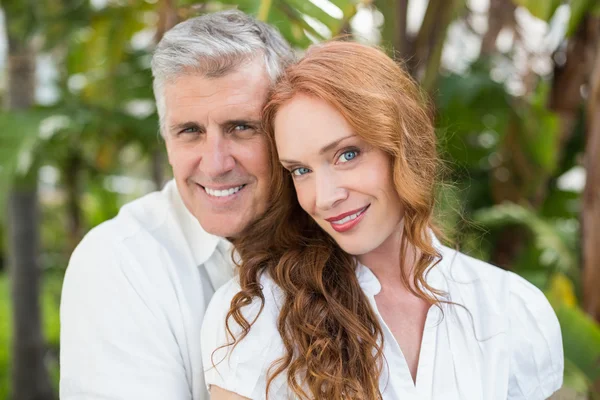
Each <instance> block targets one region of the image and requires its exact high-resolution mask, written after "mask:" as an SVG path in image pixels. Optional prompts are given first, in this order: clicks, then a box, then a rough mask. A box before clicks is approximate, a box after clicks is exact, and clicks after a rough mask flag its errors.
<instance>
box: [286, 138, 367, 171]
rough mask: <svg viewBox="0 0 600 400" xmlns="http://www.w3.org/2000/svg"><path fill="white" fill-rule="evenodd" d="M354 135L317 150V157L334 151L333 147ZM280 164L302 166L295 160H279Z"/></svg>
mask: <svg viewBox="0 0 600 400" xmlns="http://www.w3.org/2000/svg"><path fill="white" fill-rule="evenodd" d="M355 136H356V135H355V134H352V135H348V136H344V137H343V138H340V139H337V140H335V141H333V142H331V143H329V144H327V145H325V146H323V148H321V150H319V155H323V154H325V153H327V152H329V151H331V149H334V148H335V147H337V146H338V145H339V144H340V143H342V142H343V141H344V140H347V139H350V138H353V137H355ZM279 162H280V163H285V164H302V163H301V162H300V161H295V160H286V159H283V158H280V159H279Z"/></svg>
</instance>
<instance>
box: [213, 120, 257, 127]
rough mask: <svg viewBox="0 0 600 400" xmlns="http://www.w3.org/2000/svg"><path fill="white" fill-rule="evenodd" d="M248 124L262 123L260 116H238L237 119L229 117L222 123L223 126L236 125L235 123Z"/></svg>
mask: <svg viewBox="0 0 600 400" xmlns="http://www.w3.org/2000/svg"><path fill="white" fill-rule="evenodd" d="M246 124H252V125H258V124H260V118H258V119H257V118H236V119H229V120H227V121H225V122H223V123H221V126H235V125H246Z"/></svg>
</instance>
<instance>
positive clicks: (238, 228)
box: [198, 218, 247, 239]
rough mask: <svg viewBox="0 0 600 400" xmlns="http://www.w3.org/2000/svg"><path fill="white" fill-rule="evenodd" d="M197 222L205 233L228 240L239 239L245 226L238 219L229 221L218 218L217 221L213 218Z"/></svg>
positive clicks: (200, 219) (199, 219)
mask: <svg viewBox="0 0 600 400" xmlns="http://www.w3.org/2000/svg"><path fill="white" fill-rule="evenodd" d="M198 221H199V222H200V226H202V229H204V230H205V231H206V232H208V233H210V234H211V235H215V236H220V237H224V238H228V239H229V238H237V237H239V236H240V234H241V233H242V231H243V230H244V228H245V227H246V225H247V224H244V223H242V221H240V220H238V219H231V220H230V219H227V218H220V219H218V220H215V219H213V218H211V219H210V220H209V219H206V218H198Z"/></svg>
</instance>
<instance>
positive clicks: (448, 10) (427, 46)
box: [413, 0, 463, 93]
mask: <svg viewBox="0 0 600 400" xmlns="http://www.w3.org/2000/svg"><path fill="white" fill-rule="evenodd" d="M462 4H463V3H462V2H460V1H457V0H429V5H428V6H427V11H426V12H425V17H423V24H422V25H421V29H420V30H419V33H418V34H417V37H416V39H415V50H414V52H415V60H414V61H415V63H416V64H415V66H414V67H413V68H414V71H415V72H413V75H415V76H417V77H418V78H420V79H419V80H420V83H421V86H422V87H423V89H425V90H426V91H427V92H429V93H431V92H433V90H434V87H435V84H436V82H437V77H438V75H439V71H440V64H441V61H442V50H443V49H444V42H445V40H446V32H447V30H448V26H450V23H451V22H452V17H453V15H454V13H455V12H456V11H457V10H458V7H460V6H462Z"/></svg>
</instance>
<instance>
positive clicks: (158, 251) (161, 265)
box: [60, 182, 233, 400]
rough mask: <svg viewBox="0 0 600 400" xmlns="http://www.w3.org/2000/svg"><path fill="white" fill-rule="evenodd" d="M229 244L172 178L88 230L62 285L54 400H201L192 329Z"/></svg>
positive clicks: (226, 273)
mask: <svg viewBox="0 0 600 400" xmlns="http://www.w3.org/2000/svg"><path fill="white" fill-rule="evenodd" d="M230 251H231V244H230V243H229V242H227V241H226V240H224V239H221V238H219V237H216V236H213V235H210V234H208V233H207V232H205V231H204V230H203V229H202V227H201V226H200V224H199V223H198V221H197V220H196V219H195V218H194V217H193V216H192V215H191V214H190V213H189V211H188V210H187V208H186V207H185V205H184V204H183V202H182V200H181V198H180V196H179V192H178V190H177V187H176V185H175V183H174V182H169V183H168V184H167V185H166V186H165V188H164V189H163V190H162V191H160V192H155V193H151V194H149V195H147V196H144V197H142V198H140V199H138V200H136V201H133V202H131V203H129V204H127V205H125V206H124V207H123V208H122V209H121V210H120V212H119V214H118V215H117V216H116V217H115V218H114V219H112V220H110V221H107V222H105V223H103V224H101V225H99V226H98V227H96V228H94V229H93V230H91V231H90V232H89V233H88V234H87V235H86V237H85V238H84V239H83V241H82V242H81V243H80V244H79V246H78V247H77V249H76V250H75V252H74V253H73V255H72V257H71V261H70V263H69V267H68V269H67V273H66V276H65V280H64V284H63V291H62V300H61V338H60V341H61V346H60V362H61V380H60V398H61V399H63V400H72V399H90V400H91V399H98V400H99V399H102V400H106V399H110V400H117V399H119V400H120V399H123V400H125V399H127V400H131V399H144V400H152V399H156V400H159V399H160V400H164V399H173V400H180V399H181V400H183V399H186V400H187V399H194V400H205V399H208V398H209V396H208V393H207V391H206V387H205V384H204V376H203V368H202V357H201V352H200V326H201V324H202V318H203V316H204V311H205V309H206V306H207V305H208V302H209V300H210V298H211V296H212V294H213V293H214V290H215V289H216V288H218V287H220V286H221V285H222V284H224V283H225V282H227V281H228V280H229V279H230V278H231V277H232V276H233V264H232V262H231V257H230Z"/></svg>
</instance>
